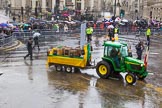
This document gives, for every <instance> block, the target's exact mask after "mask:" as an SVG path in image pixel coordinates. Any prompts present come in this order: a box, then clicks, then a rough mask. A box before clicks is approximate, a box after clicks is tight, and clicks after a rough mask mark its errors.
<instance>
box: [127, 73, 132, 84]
mask: <svg viewBox="0 0 162 108" xmlns="http://www.w3.org/2000/svg"><path fill="white" fill-rule="evenodd" d="M126 80H127V82H128V83H132V82H133V77H132V76H131V75H127V77H126Z"/></svg>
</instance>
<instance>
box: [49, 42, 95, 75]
mask: <svg viewBox="0 0 162 108" xmlns="http://www.w3.org/2000/svg"><path fill="white" fill-rule="evenodd" d="M91 50H92V47H91V45H90V44H89V43H88V44H86V45H84V47H83V49H80V48H79V47H77V48H71V47H66V46H64V47H61V48H60V47H56V48H52V49H50V50H49V51H48V52H47V65H48V66H49V67H50V66H54V67H55V69H56V71H65V72H68V73H71V72H73V71H74V72H75V71H78V69H80V68H82V69H85V68H88V67H89V66H90V65H91V64H90V63H91V61H92V55H91Z"/></svg>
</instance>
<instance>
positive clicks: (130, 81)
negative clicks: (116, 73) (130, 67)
mask: <svg viewBox="0 0 162 108" xmlns="http://www.w3.org/2000/svg"><path fill="white" fill-rule="evenodd" d="M125 80H126V82H127V83H128V84H134V83H135V82H136V75H134V74H133V73H128V74H126V76H125Z"/></svg>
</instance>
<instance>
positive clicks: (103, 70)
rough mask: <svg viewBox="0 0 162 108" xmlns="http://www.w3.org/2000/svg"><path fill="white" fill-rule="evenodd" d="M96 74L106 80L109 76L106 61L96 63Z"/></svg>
mask: <svg viewBox="0 0 162 108" xmlns="http://www.w3.org/2000/svg"><path fill="white" fill-rule="evenodd" d="M96 72H97V74H98V76H99V77H101V78H104V79H106V78H108V77H109V76H110V74H111V68H110V65H109V63H107V62H106V61H100V62H99V63H97V66H96Z"/></svg>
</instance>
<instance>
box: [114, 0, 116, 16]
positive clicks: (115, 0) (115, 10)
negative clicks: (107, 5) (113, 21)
mask: <svg viewBox="0 0 162 108" xmlns="http://www.w3.org/2000/svg"><path fill="white" fill-rule="evenodd" d="M115 15H116V0H115V4H114V17H115Z"/></svg>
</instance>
